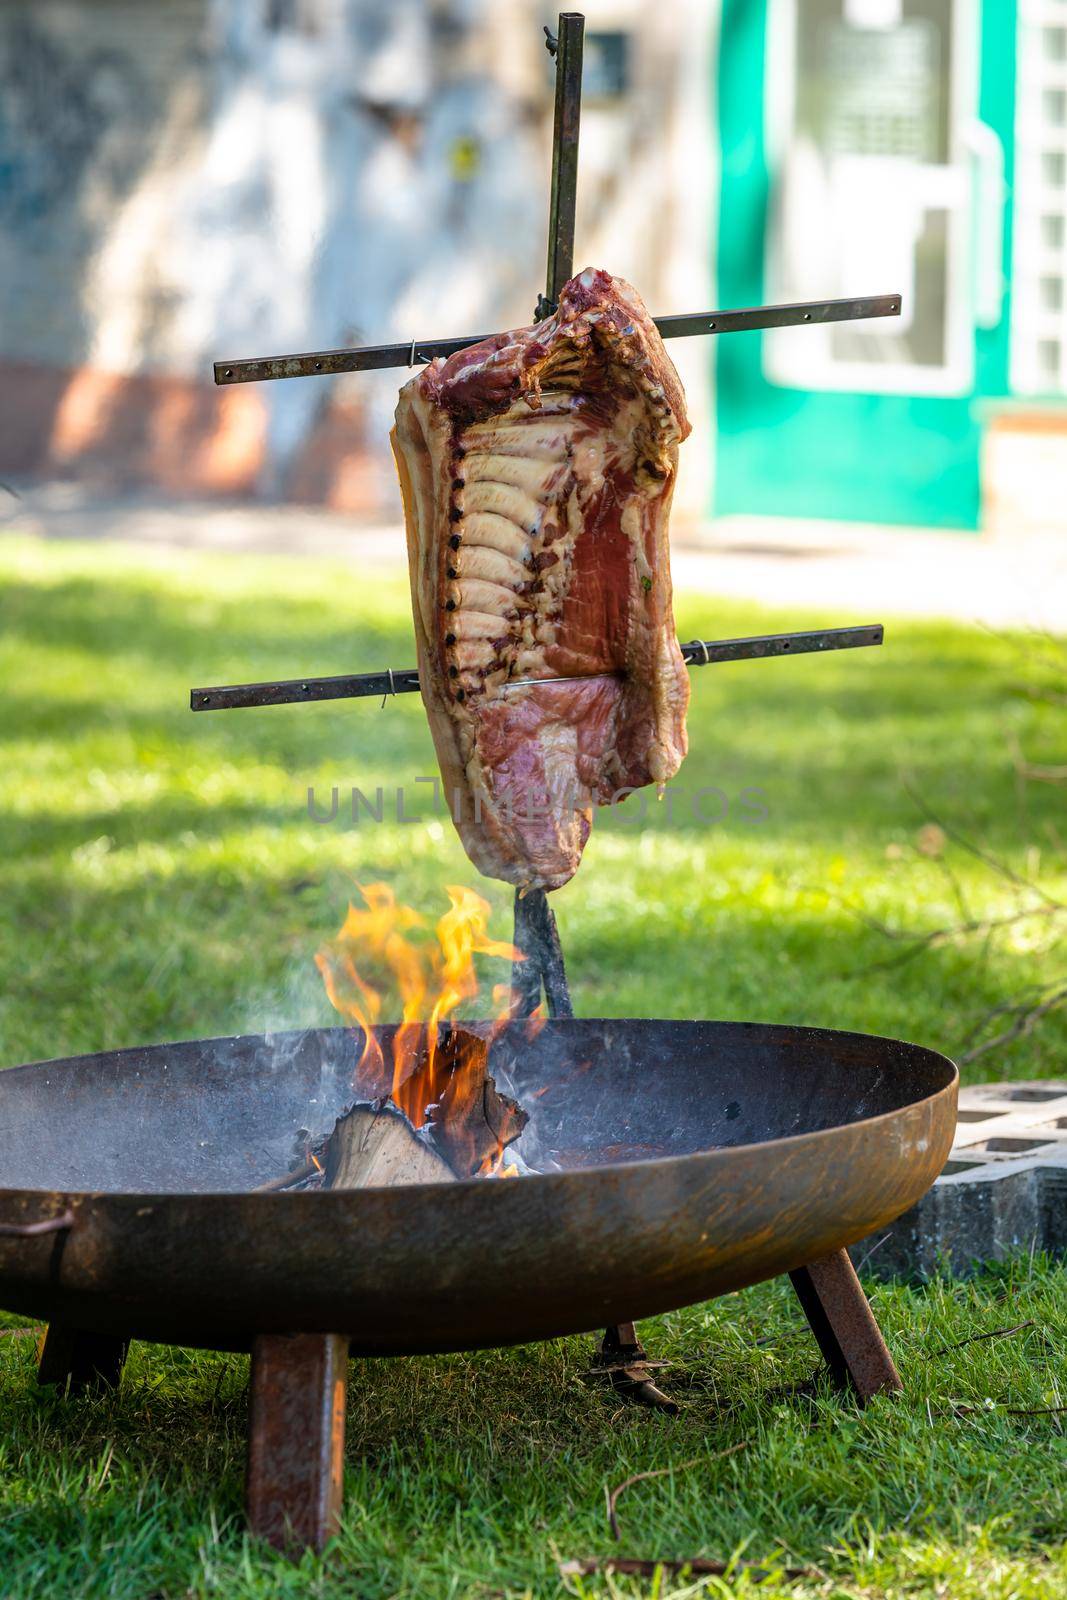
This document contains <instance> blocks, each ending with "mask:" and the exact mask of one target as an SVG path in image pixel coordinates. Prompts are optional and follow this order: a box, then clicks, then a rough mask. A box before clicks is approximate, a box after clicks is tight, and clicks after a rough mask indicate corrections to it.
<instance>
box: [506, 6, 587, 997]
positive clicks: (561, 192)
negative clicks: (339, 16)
mask: <svg viewBox="0 0 1067 1600" xmlns="http://www.w3.org/2000/svg"><path fill="white" fill-rule="evenodd" d="M546 32H547V29H546ZM584 36H585V18H584V17H583V16H582V15H581V13H580V12H577V11H561V12H560V14H559V22H558V25H557V33H556V47H555V51H554V55H555V58H556V104H555V114H554V118H553V123H552V190H551V198H550V200H549V208H548V270H547V272H546V275H545V298H547V299H548V300H549V301H553V302H554V301H556V300H558V299H559V293H560V290H561V289H562V288H563V285H564V284H565V283H566V282H567V279H568V278H569V277H570V276H571V272H572V269H573V266H574V213H575V207H576V205H577V199H578V126H579V123H580V121H581V115H582V43H583V39H584ZM549 47H550V48H551V43H550V46H549ZM550 309H551V308H550V307H549V306H546V305H545V304H544V301H543V300H539V301H538V304H537V309H536V311H535V312H534V317H535V319H536V320H538V321H539V320H540V319H541V318H542V317H544V316H546V315H548V314H549V311H550ZM514 943H515V945H516V947H517V948H518V949H519V950H521V951H522V953H523V955H524V956H525V957H526V960H525V961H516V962H515V963H514V966H513V968H512V980H511V987H512V995H513V1002H512V1004H513V1006H514V1009H515V1012H516V1014H517V1015H518V1016H520V1017H528V1016H530V1014H531V1013H532V1012H533V1010H534V1009H535V1007H536V1006H537V1005H538V1003H539V1001H540V999H541V985H542V984H544V989H545V999H546V1001H547V1003H548V1011H549V1015H550V1016H553V1017H573V1015H574V1008H573V1006H572V1005H571V996H570V990H569V988H568V985H567V972H566V968H565V967H564V964H563V947H562V945H561V944H560V939H559V929H558V928H557V927H556V918H555V914H554V912H553V910H552V907H551V906H550V905H549V903H548V896H547V894H546V893H545V891H544V889H528V890H527V891H526V893H525V894H521V893H520V892H519V890H518V889H516V891H515V937H514Z"/></svg>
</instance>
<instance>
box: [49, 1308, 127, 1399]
mask: <svg viewBox="0 0 1067 1600" xmlns="http://www.w3.org/2000/svg"><path fill="white" fill-rule="evenodd" d="M129 1348H130V1341H129V1340H128V1339H116V1338H115V1337H114V1335H113V1334H110V1333H89V1332H87V1331H86V1329H84V1328H71V1327H68V1326H67V1325H66V1323H63V1322H50V1323H49V1324H48V1329H47V1331H46V1333H45V1336H44V1343H43V1345H42V1346H41V1360H40V1364H39V1365H38V1368H37V1382H38V1383H43V1384H50V1383H54V1384H58V1385H59V1387H60V1388H61V1389H64V1390H66V1392H67V1394H68V1395H70V1396H71V1397H74V1396H76V1395H80V1394H87V1393H99V1392H100V1391H101V1390H104V1389H117V1388H118V1386H119V1380H120V1379H121V1377H122V1367H123V1363H124V1362H125V1360H126V1352H127V1351H128V1350H129Z"/></svg>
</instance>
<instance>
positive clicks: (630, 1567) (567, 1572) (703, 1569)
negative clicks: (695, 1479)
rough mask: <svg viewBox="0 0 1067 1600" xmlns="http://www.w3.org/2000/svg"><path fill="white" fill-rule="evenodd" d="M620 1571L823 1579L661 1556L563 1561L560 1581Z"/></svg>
mask: <svg viewBox="0 0 1067 1600" xmlns="http://www.w3.org/2000/svg"><path fill="white" fill-rule="evenodd" d="M611 1572H619V1573H622V1574H623V1576H625V1577H633V1578H654V1577H655V1576H656V1573H657V1572H670V1573H679V1572H692V1573H693V1574H694V1575H695V1576H703V1577H714V1578H724V1577H726V1576H727V1575H731V1576H732V1575H733V1574H734V1573H737V1574H738V1575H740V1574H742V1573H744V1575H745V1577H747V1578H751V1580H752V1582H753V1583H766V1582H767V1580H768V1578H772V1577H779V1576H780V1577H783V1578H788V1579H789V1580H790V1581H795V1580H797V1579H800V1578H814V1577H821V1576H822V1573H821V1572H820V1570H819V1568H818V1567H777V1568H775V1567H772V1566H769V1565H767V1564H766V1563H765V1562H757V1561H738V1562H735V1563H731V1562H728V1561H711V1560H709V1559H708V1558H707V1557H706V1556H690V1557H689V1559H688V1560H679V1559H675V1558H673V1557H672V1558H667V1557H660V1559H659V1560H656V1561H642V1560H640V1559H639V1558H637V1557H634V1556H583V1557H580V1558H578V1559H575V1560H571V1561H561V1562H560V1564H559V1575H560V1577H561V1578H593V1577H596V1576H597V1574H598V1573H611Z"/></svg>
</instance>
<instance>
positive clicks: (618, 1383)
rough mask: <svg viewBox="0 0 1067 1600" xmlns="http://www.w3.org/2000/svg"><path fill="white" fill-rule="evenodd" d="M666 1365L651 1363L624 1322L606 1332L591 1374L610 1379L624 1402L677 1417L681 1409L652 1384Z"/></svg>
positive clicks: (630, 1325)
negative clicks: (637, 1404) (653, 1379)
mask: <svg viewBox="0 0 1067 1600" xmlns="http://www.w3.org/2000/svg"><path fill="white" fill-rule="evenodd" d="M664 1365H666V1363H665V1362H662V1361H650V1360H649V1359H648V1355H647V1354H646V1352H645V1348H644V1346H643V1345H642V1343H641V1341H640V1339H639V1338H638V1337H637V1329H636V1328H635V1327H634V1325H633V1323H632V1322H620V1323H618V1324H617V1326H615V1327H614V1328H608V1329H606V1330H605V1333H604V1337H603V1339H601V1341H600V1344H599V1346H598V1347H597V1353H596V1360H595V1361H594V1363H593V1366H592V1368H591V1369H590V1370H591V1375H592V1376H593V1377H594V1378H607V1380H608V1382H609V1383H610V1384H611V1387H612V1388H613V1389H614V1390H615V1393H616V1394H619V1395H622V1396H623V1398H624V1399H626V1400H634V1401H637V1402H638V1403H639V1404H640V1405H644V1406H655V1407H656V1408H657V1410H659V1411H666V1412H668V1413H669V1414H670V1415H671V1416H672V1417H676V1416H677V1415H678V1412H679V1411H680V1409H681V1407H680V1406H679V1405H678V1404H677V1402H676V1401H674V1400H671V1399H669V1398H668V1396H667V1395H665V1394H664V1393H663V1390H662V1389H658V1388H657V1387H656V1385H655V1384H654V1383H653V1382H652V1374H653V1372H654V1371H655V1369H656V1368H657V1367H662V1366H664Z"/></svg>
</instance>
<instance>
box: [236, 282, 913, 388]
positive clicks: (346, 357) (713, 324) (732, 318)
mask: <svg viewBox="0 0 1067 1600" xmlns="http://www.w3.org/2000/svg"><path fill="white" fill-rule="evenodd" d="M564 281H566V280H564ZM555 309H556V307H555V301H554V300H550V299H547V298H546V297H544V296H542V298H541V299H540V300H539V301H538V312H539V314H540V315H541V316H550V315H551V314H552V312H553V311H554V310H555ZM899 315H900V296H899V294H882V295H873V296H868V297H867V298H865V299H851V300H801V301H798V302H797V303H795V304H790V305H781V306H747V307H743V308H741V309H739V310H736V311H686V312H680V313H679V314H678V315H677V316H673V317H654V318H653V321H654V322H655V324H656V327H657V328H658V329H659V333H660V338H661V339H687V338H690V337H692V336H693V335H696V334H712V333H746V332H751V331H752V330H753V329H757V328H791V327H805V326H808V325H811V326H812V327H814V326H815V325H817V324H818V323H826V322H858V321H860V320H865V319H867V318H870V317H899ZM490 337H491V335H490V334H487V333H469V334H461V335H460V336H459V337H458V338H455V339H409V340H408V341H407V342H406V343H404V344H367V345H362V346H360V347H359V348H357V349H351V350H312V351H310V352H308V353H307V354H306V355H293V356H257V357H254V358H253V359H251V360H248V361H216V362H215V368H214V370H215V382H216V383H217V384H228V383H265V382H268V381H269V380H271V379H276V378H322V377H328V376H330V375H331V374H335V373H338V372H380V371H382V370H383V369H384V368H386V367H411V366H417V365H420V364H424V363H425V362H427V361H432V360H433V359H434V357H435V356H451V355H455V353H456V351H457V350H465V349H466V348H467V346H468V345H472V344H480V343H481V341H482V340H483V339H488V338H490Z"/></svg>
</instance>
